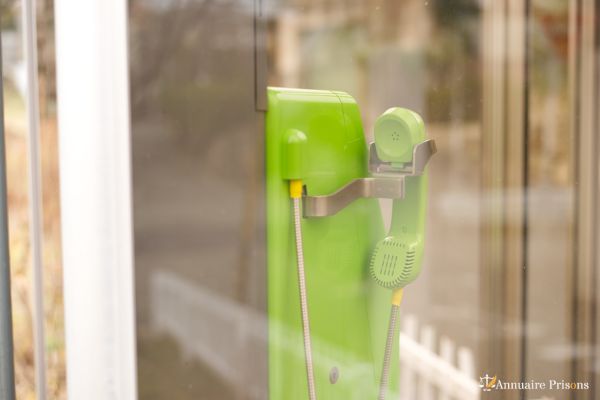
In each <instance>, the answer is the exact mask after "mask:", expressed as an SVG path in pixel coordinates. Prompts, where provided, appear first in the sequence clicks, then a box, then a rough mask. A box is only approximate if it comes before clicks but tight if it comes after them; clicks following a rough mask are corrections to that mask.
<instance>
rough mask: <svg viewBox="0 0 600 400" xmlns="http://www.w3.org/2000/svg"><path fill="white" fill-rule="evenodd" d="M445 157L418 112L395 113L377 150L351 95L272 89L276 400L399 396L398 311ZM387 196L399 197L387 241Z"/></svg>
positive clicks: (378, 131) (271, 306)
mask: <svg viewBox="0 0 600 400" xmlns="http://www.w3.org/2000/svg"><path fill="white" fill-rule="evenodd" d="M435 151H436V150H435V144H434V143H433V141H431V140H426V138H425V133H424V128H423V121H422V120H421V118H420V117H419V116H418V115H417V114H416V113H414V112H411V111H409V110H406V109H400V108H393V109H390V110H388V111H386V112H385V113H384V114H383V115H382V116H381V117H380V118H379V119H378V120H377V123H376V125H375V143H373V144H371V145H370V147H368V146H367V144H366V142H365V137H364V134H363V130H362V124H361V120H360V114H359V110H358V107H357V105H356V102H355V101H354V99H353V98H352V97H351V96H349V95H347V94H345V93H342V92H331V91H313V90H299V89H282V88H269V91H268V111H267V116H266V174H267V177H266V179H267V185H266V189H267V262H268V315H269V345H268V346H269V349H268V350H269V395H270V399H271V400H305V399H311V400H314V399H316V398H321V399H327V400H338V399H339V400H350V399H360V400H365V399H376V398H379V399H383V398H389V399H393V398H394V397H397V395H396V394H397V392H398V379H397V376H398V360H397V359H398V357H397V356H396V357H394V356H393V348H394V342H395V341H396V339H397V333H396V327H395V322H396V316H397V311H398V310H397V308H398V306H399V302H400V299H401V295H402V288H403V287H404V286H405V285H406V284H408V283H410V282H411V281H412V280H413V279H415V278H416V276H417V274H418V272H419V269H420V266H421V260H422V254H423V231H424V221H425V202H426V190H427V181H426V174H425V166H426V164H427V162H428V160H429V158H430V157H431V156H432V155H433V154H434V153H435ZM379 198H388V199H394V203H393V212H392V214H393V216H392V224H391V229H390V232H389V234H388V235H386V233H385V232H384V224H383V221H382V216H381V211H380V207H379V202H378V200H377V199H379ZM390 289H391V291H390ZM392 293H393V294H392ZM390 304H391V305H392V307H391V308H392V311H391V316H390V317H389V318H388V315H390V314H389V310H390ZM388 320H389V324H388ZM386 396H387V397H386Z"/></svg>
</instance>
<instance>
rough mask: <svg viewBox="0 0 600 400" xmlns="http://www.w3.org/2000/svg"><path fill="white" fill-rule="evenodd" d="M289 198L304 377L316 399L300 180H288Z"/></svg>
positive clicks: (311, 399) (310, 393) (309, 395)
mask: <svg viewBox="0 0 600 400" xmlns="http://www.w3.org/2000/svg"><path fill="white" fill-rule="evenodd" d="M290 198H291V199H292V204H293V214H294V232H295V237H296V260H297V262H296V264H297V268H298V289H299V292H300V311H301V315H302V337H303V339H304V358H305V363H306V378H307V382H308V398H309V400H316V399H317V393H316V389H315V376H314V371H313V359H312V344H311V337H310V320H309V317H308V300H307V294H306V277H305V271H304V248H303V243H302V224H301V214H300V200H301V198H302V180H300V179H292V180H290Z"/></svg>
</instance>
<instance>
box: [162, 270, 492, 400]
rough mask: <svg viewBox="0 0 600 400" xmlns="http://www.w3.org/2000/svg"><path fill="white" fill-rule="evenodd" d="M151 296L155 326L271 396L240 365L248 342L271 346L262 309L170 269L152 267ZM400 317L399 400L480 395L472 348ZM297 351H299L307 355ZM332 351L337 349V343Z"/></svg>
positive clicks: (259, 397) (236, 381)
mask: <svg viewBox="0 0 600 400" xmlns="http://www.w3.org/2000/svg"><path fill="white" fill-rule="evenodd" d="M150 296H151V303H152V306H151V310H152V311H151V313H152V325H153V327H154V329H155V330H157V331H159V332H163V333H166V334H168V335H169V336H171V337H172V338H173V339H175V340H176V341H177V342H178V343H179V345H180V346H181V350H182V353H183V354H184V356H186V357H190V358H197V359H199V360H202V362H204V363H206V364H207V365H208V366H210V367H211V368H212V369H213V370H214V371H216V372H217V373H219V375H221V376H222V378H223V379H225V380H226V381H229V382H230V383H231V384H232V385H234V386H236V387H243V388H244V390H246V391H247V392H248V393H247V394H248V395H249V398H251V399H255V400H264V399H266V398H267V393H266V392H265V388H264V387H262V385H261V383H260V382H256V381H255V380H253V379H252V378H251V377H250V376H243V375H239V374H240V369H239V368H237V367H236V366H239V365H240V361H241V360H240V357H241V354H243V353H244V349H247V348H248V346H250V348H254V349H257V350H259V351H266V350H267V337H266V334H265V333H266V332H265V329H264V327H265V326H266V320H265V318H266V316H265V315H264V314H263V313H260V312H258V310H255V309H250V308H248V307H245V306H243V305H240V304H239V303H236V302H234V301H232V300H230V299H228V298H226V297H224V296H221V295H219V294H217V293H214V292H212V291H210V290H207V289H206V288H203V287H202V286H199V285H195V284H194V283H192V282H190V281H189V280H185V279H183V278H181V277H179V276H177V275H175V274H173V273H170V272H166V271H160V272H155V273H153V275H152V278H151V282H150ZM190 318H192V319H193V321H192V320H190ZM401 321H402V324H401V332H400V338H399V343H400V345H399V353H400V371H401V372H400V397H399V400H478V399H479V398H480V390H481V389H480V388H479V383H478V381H477V380H475V364H474V359H473V354H472V352H471V351H470V350H468V349H465V348H458V350H456V346H455V345H454V343H453V342H452V341H451V340H450V339H448V338H446V337H442V338H441V340H440V341H439V346H436V340H435V336H436V335H435V333H434V330H433V328H432V327H430V326H424V327H422V328H421V329H420V330H419V329H418V325H417V320H416V318H415V317H414V316H411V315H406V314H403V315H402V316H401ZM282 329H283V328H282ZM294 334H295V333H292V332H286V334H285V335H280V336H281V337H287V338H289V341H290V343H289V345H290V346H293V344H292V343H295V342H294V340H292V339H291V338H292V335H294ZM282 345H284V346H286V344H285V343H284V344H282ZM436 347H439V354H438V352H437V351H436V350H435V348H436ZM299 351H300V353H299V354H298V357H303V354H301V349H299ZM328 353H329V354H335V349H330V351H328ZM455 364H456V365H455ZM363 367H364V366H360V365H358V366H357V368H356V370H355V371H346V374H350V375H354V376H358V375H360V374H362V373H364V370H363V369H364V368H363ZM242 373H243V372H242Z"/></svg>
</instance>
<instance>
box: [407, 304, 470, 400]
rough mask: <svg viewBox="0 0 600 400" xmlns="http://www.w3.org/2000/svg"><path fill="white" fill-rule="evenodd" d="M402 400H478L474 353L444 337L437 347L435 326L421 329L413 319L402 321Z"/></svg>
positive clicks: (413, 317) (408, 317)
mask: <svg viewBox="0 0 600 400" xmlns="http://www.w3.org/2000/svg"><path fill="white" fill-rule="evenodd" d="M401 321H402V325H401V326H402V327H401V331H400V400H415V399H418V400H478V399H479V398H480V393H481V389H480V387H479V381H478V380H476V375H475V360H474V357H473V352H472V351H471V350H469V349H467V348H464V347H459V348H458V350H457V349H456V345H455V344H454V342H453V341H452V340H450V339H449V338H448V337H445V336H442V337H441V339H440V341H439V346H436V334H435V331H434V329H433V328H432V327H431V326H427V325H426V326H423V327H422V328H421V329H420V331H419V329H418V323H417V319H416V318H415V316H413V315H404V316H402V318H401ZM436 347H438V348H439V352H438V351H436Z"/></svg>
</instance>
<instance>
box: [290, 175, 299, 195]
mask: <svg viewBox="0 0 600 400" xmlns="http://www.w3.org/2000/svg"><path fill="white" fill-rule="evenodd" d="M290 197H291V198H292V199H299V198H301V197H302V180H301V179H292V180H291V181H290Z"/></svg>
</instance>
